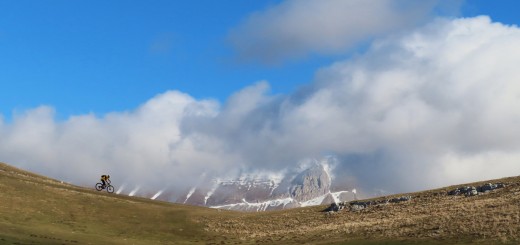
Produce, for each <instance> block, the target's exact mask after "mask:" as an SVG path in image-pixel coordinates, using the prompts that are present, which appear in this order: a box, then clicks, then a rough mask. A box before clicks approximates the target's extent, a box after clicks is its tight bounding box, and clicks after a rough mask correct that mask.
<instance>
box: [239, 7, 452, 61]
mask: <svg viewBox="0 0 520 245" xmlns="http://www.w3.org/2000/svg"><path fill="white" fill-rule="evenodd" d="M443 3H444V1H441V0H425V1H413V0H397V1H396V0H349V1H345V0H328V1H320V0H287V1H283V2H282V3H280V4H278V5H275V6H272V7H270V8H268V9H266V10H264V11H260V12H256V13H253V14H251V15H250V16H249V17H248V18H247V20H246V21H245V22H244V23H242V24H241V25H240V26H239V27H237V28H235V29H234V30H232V31H231V33H230V36H229V40H230V42H231V44H232V45H233V47H234V48H235V50H236V51H237V53H238V54H239V56H240V58H241V59H243V60H248V61H250V60H255V61H256V60H259V61H261V62H264V63H276V62H281V61H284V60H286V59H295V58H301V57H304V56H306V55H308V54H315V53H317V54H337V53H338V52H339V53H345V51H347V49H349V48H352V47H353V46H355V45H357V44H358V43H360V42H364V41H367V40H369V39H371V38H374V37H379V36H382V35H385V34H388V33H391V32H394V31H401V30H403V29H405V28H409V27H413V26H416V25H418V24H421V23H423V22H424V21H426V20H427V19H430V18H431V17H432V16H433V15H432V14H431V13H432V12H433V11H434V10H435V9H444V7H443V6H445V4H443ZM450 5H452V6H458V5H459V3H457V2H454V1H451V3H450Z"/></svg>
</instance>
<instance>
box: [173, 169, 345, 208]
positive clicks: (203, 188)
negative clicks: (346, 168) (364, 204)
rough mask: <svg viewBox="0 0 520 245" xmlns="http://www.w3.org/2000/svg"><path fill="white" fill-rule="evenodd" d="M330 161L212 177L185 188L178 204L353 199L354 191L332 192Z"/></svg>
mask: <svg viewBox="0 0 520 245" xmlns="http://www.w3.org/2000/svg"><path fill="white" fill-rule="evenodd" d="M331 186H332V177H331V175H330V173H329V172H328V165H327V161H326V160H325V161H322V162H318V161H313V162H312V163H311V164H309V166H308V167H307V168H305V169H303V170H302V171H299V172H292V173H285V174H256V175H253V174H243V175H242V176H240V177H238V178H235V179H213V180H211V181H208V183H206V184H199V185H198V186H194V187H192V188H191V189H189V190H187V191H186V194H185V195H182V196H181V197H180V198H178V199H177V200H176V202H179V203H185V204H191V205H199V206H207V207H212V208H221V209H231V210H241V211H265V210H276V209H285V208H295V207H305V206H311V205H320V204H330V203H333V202H339V201H348V200H352V199H354V197H355V193H352V192H349V191H346V190H345V191H339V192H331Z"/></svg>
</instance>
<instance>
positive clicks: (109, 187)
mask: <svg viewBox="0 0 520 245" xmlns="http://www.w3.org/2000/svg"><path fill="white" fill-rule="evenodd" d="M103 189H107V192H108V193H113V192H114V186H112V185H111V184H110V182H109V181H107V184H106V185H103V183H96V190H98V191H101V190H103Z"/></svg>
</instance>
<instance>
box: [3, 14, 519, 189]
mask: <svg viewBox="0 0 520 245" xmlns="http://www.w3.org/2000/svg"><path fill="white" fill-rule="evenodd" d="M517 64H520V30H519V29H518V28H517V27H516V26H505V25H502V24H500V23H494V22H492V21H491V20H490V19H489V18H488V17H485V16H482V17H476V18H466V19H453V20H450V19H438V20H436V21H434V22H432V23H430V24H428V25H426V26H424V27H421V28H418V29H416V30H415V31H410V32H408V33H406V34H403V35H400V36H394V37H390V38H385V39H379V40H378V41H376V42H374V44H373V45H372V46H371V48H370V49H369V50H368V51H367V52H366V54H364V55H362V56H360V57H358V58H356V59H354V60H348V61H343V62H338V63H336V64H333V65H331V66H330V67H326V68H324V69H322V70H320V71H318V72H317V74H316V78H315V81H314V82H313V83H312V84H308V85H307V86H305V87H302V88H301V89H299V90H298V91H295V92H294V93H293V94H290V95H272V94H270V93H269V84H268V83H267V82H265V81H263V82H258V83H256V84H255V85H252V86H250V87H247V88H244V89H243V90H241V91H238V92H237V93H236V94H234V95H233V96H231V97H230V98H229V99H228V100H227V101H226V103H224V104H222V105H220V104H219V103H217V102H215V101H206V100H196V99H194V98H192V97H191V96H189V95H187V94H182V93H180V92H175V91H170V92H166V93H164V94H161V95H158V96H156V97H155V98H152V99H151V100H149V101H147V102H146V103H144V104H143V105H142V106H141V107H139V108H137V109H135V110H132V111H127V112H114V113H112V114H108V115H105V116H103V117H96V116H94V115H79V116H75V117H71V118H69V119H68V120H66V121H63V122H60V121H56V120H55V119H54V118H53V109H52V108H50V107H39V108H35V109H33V110H30V111H26V112H24V113H22V114H18V115H16V116H15V118H14V120H13V122H11V123H6V122H3V123H2V124H0V138H1V139H2V140H1V141H0V156H2V161H7V162H10V163H14V164H16V165H18V166H21V167H24V168H28V169H30V170H36V171H37V172H41V173H45V174H49V175H51V176H53V177H58V178H62V179H65V180H68V181H71V182H74V183H80V184H83V183H89V181H91V180H92V179H94V178H97V176H98V175H99V173H100V172H105V171H110V172H112V173H117V178H118V179H120V180H121V182H132V183H135V184H139V185H144V186H147V187H148V188H149V189H150V190H149V191H151V192H154V191H157V190H160V189H164V188H168V187H169V188H172V189H175V190H178V189H182V188H186V187H188V186H190V185H192V184H194V183H197V182H199V181H200V178H201V175H202V176H223V175H229V174H232V173H238V172H239V171H242V170H247V171H271V172H276V171H282V170H284V169H287V168H292V167H294V166H295V164H296V163H298V162H299V161H300V160H302V159H304V158H308V157H310V158H312V157H321V156H324V155H334V156H336V157H337V159H338V161H337V164H336V168H335V174H334V175H335V178H336V181H339V182H341V181H344V182H345V183H347V182H348V183H353V182H354V183H357V185H359V186H361V187H364V189H365V190H373V189H376V188H379V189H384V190H386V191H390V192H396V191H413V190H419V189H424V188H430V187H436V186H441V185H447V184H453V183H460V182H464V181H472V180H483V179H489V178H496V177H504V176H510V175H516V173H518V172H520V164H518V162H520V128H519V127H518V125H519V123H520V110H519V109H520V108H519V107H520V83H519V77H520V70H519V69H517V67H516V66H517ZM114 175H116V174H114ZM143 188H144V187H143Z"/></svg>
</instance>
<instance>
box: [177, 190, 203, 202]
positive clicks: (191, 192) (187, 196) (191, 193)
mask: <svg viewBox="0 0 520 245" xmlns="http://www.w3.org/2000/svg"><path fill="white" fill-rule="evenodd" d="M195 189H196V187H192V188H191V189H190V191H189V192H188V195H186V200H184V202H183V203H186V202H187V201H188V199H189V198H190V197H191V195H193V193H194V192H195ZM206 200H208V199H206Z"/></svg>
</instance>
